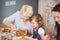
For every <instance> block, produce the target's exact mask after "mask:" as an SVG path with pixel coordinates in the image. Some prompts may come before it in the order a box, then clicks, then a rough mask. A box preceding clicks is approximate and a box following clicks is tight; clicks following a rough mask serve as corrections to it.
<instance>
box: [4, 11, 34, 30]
mask: <svg viewBox="0 0 60 40" xmlns="http://www.w3.org/2000/svg"><path fill="white" fill-rule="evenodd" d="M21 17H22V15H21V12H20V11H17V12H16V13H14V14H12V15H10V16H9V17H6V18H5V19H4V21H3V23H4V22H5V20H8V21H10V22H11V23H13V24H14V25H15V26H16V27H17V29H29V30H31V31H33V28H32V26H31V24H30V22H29V21H28V22H27V23H26V24H24V22H23V19H22V18H21Z"/></svg>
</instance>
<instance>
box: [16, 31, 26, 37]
mask: <svg viewBox="0 0 60 40" xmlns="http://www.w3.org/2000/svg"><path fill="white" fill-rule="evenodd" d="M16 35H17V36H23V35H26V30H17V31H16Z"/></svg>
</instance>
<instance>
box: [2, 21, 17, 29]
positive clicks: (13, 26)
mask: <svg viewBox="0 0 60 40" xmlns="http://www.w3.org/2000/svg"><path fill="white" fill-rule="evenodd" d="M3 24H4V25H6V26H7V27H10V28H11V30H16V27H15V25H13V24H12V23H11V22H10V21H8V20H5V22H4V23H3Z"/></svg>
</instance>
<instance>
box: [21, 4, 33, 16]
mask: <svg viewBox="0 0 60 40" xmlns="http://www.w3.org/2000/svg"><path fill="white" fill-rule="evenodd" d="M20 11H21V12H22V13H24V12H27V15H28V16H30V17H31V16H32V14H33V8H32V6H30V5H23V6H22V8H21V10H20Z"/></svg>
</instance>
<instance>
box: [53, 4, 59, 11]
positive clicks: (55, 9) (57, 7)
mask: <svg viewBox="0 0 60 40" xmlns="http://www.w3.org/2000/svg"><path fill="white" fill-rule="evenodd" d="M52 11H56V12H60V3H59V4H57V5H56V6H55V7H54V8H53V9H52Z"/></svg>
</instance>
